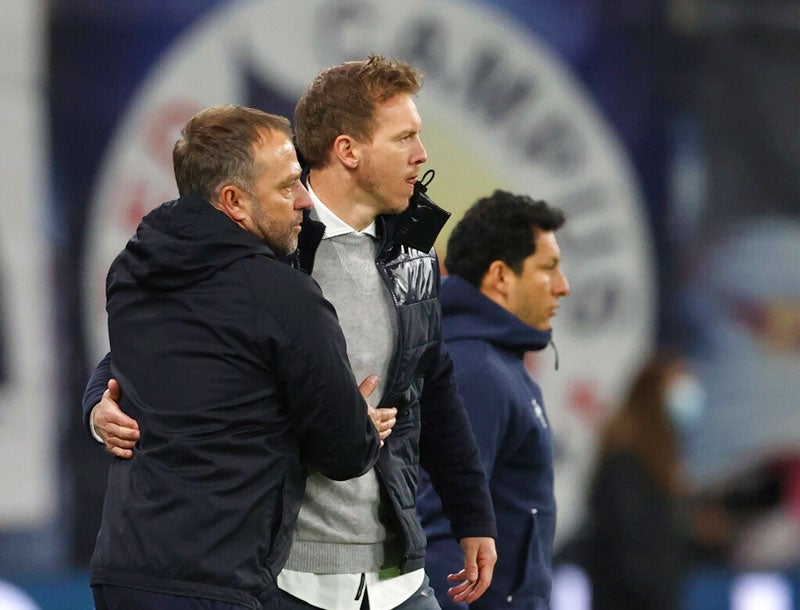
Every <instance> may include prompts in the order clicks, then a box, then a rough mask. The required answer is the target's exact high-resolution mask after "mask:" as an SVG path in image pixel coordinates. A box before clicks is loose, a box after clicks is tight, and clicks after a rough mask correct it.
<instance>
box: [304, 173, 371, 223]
mask: <svg viewBox="0 0 800 610" xmlns="http://www.w3.org/2000/svg"><path fill="white" fill-rule="evenodd" d="M308 181H309V184H311V188H313V189H314V193H316V195H317V197H319V198H320V200H321V201H322V203H324V204H325V205H326V206H327V207H328V209H329V210H330V211H331V212H333V213H334V214H336V215H337V216H338V217H339V218H341V219H342V220H343V221H344V222H346V223H347V224H348V225H350V226H351V227H353V228H354V229H355V230H356V231H363V230H364V229H366V228H367V227H368V226H369V225H371V224H372V223H373V222H374V220H375V218H376V217H377V216H378V214H377V212H376V211H375V205H374V203H373V202H372V201H370V199H369V198H368V197H366V195H365V193H364V192H363V191H362V190H361V189H360V188H358V186H357V185H356V184H355V181H354V180H353V177H352V176H351V175H350V174H349V173H348V172H347V170H345V169H344V168H341V167H338V166H335V165H332V166H328V167H323V168H321V169H313V170H311V171H310V172H309V174H308Z"/></svg>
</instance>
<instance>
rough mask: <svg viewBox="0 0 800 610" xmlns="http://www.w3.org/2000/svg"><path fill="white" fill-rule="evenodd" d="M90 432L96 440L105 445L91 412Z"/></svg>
mask: <svg viewBox="0 0 800 610" xmlns="http://www.w3.org/2000/svg"><path fill="white" fill-rule="evenodd" d="M89 432H91V433H92V436H93V437H94V440H96V441H97V442H98V443H100V444H101V445H105V441H104V440H103V438H102V437H101V436H100V435H99V434H98V433H97V430H95V429H94V419H92V414H91V413H89Z"/></svg>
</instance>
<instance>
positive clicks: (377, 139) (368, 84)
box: [84, 56, 496, 610]
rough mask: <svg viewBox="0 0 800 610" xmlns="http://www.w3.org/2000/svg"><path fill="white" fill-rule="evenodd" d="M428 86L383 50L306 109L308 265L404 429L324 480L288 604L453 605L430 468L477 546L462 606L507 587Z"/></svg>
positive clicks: (313, 478) (357, 367) (312, 89)
mask: <svg viewBox="0 0 800 610" xmlns="http://www.w3.org/2000/svg"><path fill="white" fill-rule="evenodd" d="M420 86H421V76H420V74H419V73H418V72H417V71H416V70H414V69H413V68H412V67H411V66H409V65H408V64H407V63H406V62H403V61H396V60H391V59H387V58H384V57H380V56H372V57H370V58H368V59H366V60H363V61H350V62H345V63H342V64H339V65H336V66H333V67H331V68H329V69H327V70H324V71H323V72H321V73H320V74H319V75H318V76H317V77H316V78H315V79H314V81H313V82H312V83H311V85H310V86H309V87H308V89H307V90H306V92H305V93H304V94H303V95H302V97H301V98H300V100H299V101H298V103H297V107H296V110H295V129H296V134H297V144H298V147H299V149H300V152H301V153H302V155H303V157H304V158H305V160H306V162H307V163H308V168H309V169H308V174H307V177H306V184H307V187H308V190H309V194H310V196H311V199H312V201H313V202H314V209H313V210H312V211H310V212H309V213H308V214H306V217H305V218H304V221H303V230H302V233H301V234H300V238H299V247H298V251H297V254H296V257H295V264H296V265H297V266H298V267H299V268H300V269H302V270H303V271H305V272H307V273H309V274H311V275H312V277H313V278H314V279H315V280H316V281H317V282H319V285H320V287H321V288H322V291H323V293H324V294H325V297H326V298H327V299H329V300H330V301H331V302H332V303H333V304H334V306H335V307H336V311H337V312H338V314H339V319H340V322H341V324H342V329H343V331H344V335H345V337H346V339H347V349H348V356H349V359H350V362H351V364H352V366H353V371H354V372H355V374H356V376H360V375H361V372H363V371H366V372H368V373H372V372H375V373H379V374H380V382H379V384H378V387H377V389H376V390H375V392H376V393H375V395H374V396H378V397H380V406H381V407H382V410H381V409H379V410H378V412H379V413H380V414H382V416H383V419H382V420H381V422H380V424H379V425H381V426H382V428H381V430H382V431H384V427H390V426H392V425H394V428H393V431H392V436H391V437H390V438H388V439H386V442H385V445H384V447H383V448H382V450H381V452H380V456H379V460H378V463H377V464H376V466H375V468H374V469H373V470H371V471H369V472H367V473H366V474H365V475H363V476H361V477H358V478H354V479H353V480H349V481H344V482H339V481H334V480H331V478H330V477H327V476H325V473H324V472H311V473H310V475H309V478H308V484H307V488H306V494H305V498H304V500H303V505H302V508H301V510H300V515H299V517H298V521H297V527H296V529H295V533H294V541H293V544H292V549H291V553H290V555H289V559H288V561H287V564H286V568H285V569H284V570H283V571H282V572H281V574H280V575H279V576H278V586H279V587H280V589H281V590H282V598H281V604H282V606H283V607H286V608H324V609H330V610H340V609H341V610H348V609H354V610H359V608H370V609H371V610H385V609H389V608H402V609H403V610H423V609H434V608H438V604H437V602H436V598H435V596H434V595H433V591H432V590H431V588H430V586H429V584H428V579H427V577H426V576H425V573H424V563H425V533H424V531H423V529H422V527H421V525H420V522H419V519H418V516H417V513H416V487H417V470H418V466H419V464H420V463H421V464H423V465H424V466H425V468H426V470H427V471H428V472H429V473H430V476H431V479H432V480H433V482H434V485H435V486H436V488H437V490H438V491H439V493H440V495H441V497H442V501H443V505H444V511H445V513H446V514H447V516H448V518H449V519H450V522H451V525H452V531H453V534H454V535H455V536H456V538H457V539H458V540H459V541H460V544H461V548H462V550H463V556H461V557H459V558H458V563H457V564H454V565H452V566H451V570H453V571H456V572H458V576H457V579H458V581H459V582H458V584H457V585H456V586H454V587H452V589H451V594H452V595H453V596H454V599H456V600H458V601H466V602H472V601H474V600H475V599H478V598H479V597H480V596H481V595H482V594H483V592H484V591H485V590H486V588H487V587H488V586H489V584H490V582H491V579H492V571H493V568H494V562H495V560H496V551H495V547H494V536H495V535H496V527H495V522H494V513H493V511H492V506H491V497H490V495H489V489H488V484H487V480H486V476H485V474H484V472H483V469H482V467H481V464H480V459H479V455H478V448H477V445H476V443H475V439H474V436H473V434H472V431H471V429H470V425H469V420H468V418H467V415H466V413H465V411H464V408H463V404H462V402H461V400H460V398H459V396H458V392H457V389H456V386H455V381H454V378H453V373H452V369H453V367H452V362H451V360H450V358H449V356H448V355H447V352H446V350H445V349H444V346H443V344H442V340H441V314H440V308H439V300H438V296H439V271H438V260H437V258H436V255H435V253H434V251H433V250H432V245H433V240H434V239H435V236H436V234H437V233H438V231H439V229H440V228H441V226H442V225H443V223H444V220H445V219H446V217H447V216H448V214H447V213H445V212H443V211H442V210H441V209H439V208H438V207H436V206H435V204H433V202H431V201H430V200H429V199H427V198H426V197H424V196H423V195H424V193H423V192H421V191H422V189H421V188H420V185H419V184H418V180H417V179H418V176H419V168H420V165H422V164H423V163H425V161H426V160H427V155H426V152H425V149H424V147H423V146H422V142H421V140H420V131H421V128H422V120H421V118H420V116H419V113H418V112H417V109H416V105H415V104H414V99H413V96H415V95H416V94H417V92H418V91H419V88H420ZM106 379H108V375H107V374H106V375H105V377H104V379H103V381H102V387H104V386H105V380H106ZM123 390H124V386H123ZM289 391H290V392H291V391H292V389H291V388H289ZM98 399H99V395H98V393H97V392H96V390H95V391H92V392H87V395H86V398H85V400H84V410H85V413H86V415H87V417H88V418H89V421H90V422H94V424H95V425H97V427H98V432H99V433H100V435H101V436H103V437H104V438H105V439H106V442H107V445H109V446H113V449H114V450H115V451H130V449H131V448H132V447H133V443H132V442H131V441H132V440H135V438H137V437H138V433H132V434H129V432H130V430H131V428H130V427H129V426H127V427H126V425H123V426H122V427H121V428H120V427H119V422H120V420H119V419H117V415H115V414H114V413H115V412H116V411H115V407H114V405H113V403H112V402H111V401H110V400H108V396H107V397H106V400H104V401H102V402H100V403H99V404H98V405H97V406H95V403H97V400H98ZM123 429H124V431H122V432H120V430H123ZM110 435H114V436H115V439H112V440H113V442H112V443H109V440H108V439H109V436H110ZM117 440H119V441H120V442H117Z"/></svg>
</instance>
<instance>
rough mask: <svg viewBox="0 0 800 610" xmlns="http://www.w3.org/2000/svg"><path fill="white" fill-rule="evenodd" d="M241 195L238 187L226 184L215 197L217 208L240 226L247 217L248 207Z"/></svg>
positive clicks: (242, 193)
mask: <svg viewBox="0 0 800 610" xmlns="http://www.w3.org/2000/svg"><path fill="white" fill-rule="evenodd" d="M243 195H244V192H243V191H242V190H241V189H240V188H239V187H238V186H235V185H233V184H226V185H225V186H223V187H222V188H221V189H220V190H219V195H218V196H217V207H218V208H219V209H220V210H221V211H222V212H224V213H225V214H226V215H227V216H228V217H229V218H230V219H231V220H233V221H234V222H235V223H237V224H242V223H243V222H244V221H245V220H247V218H248V217H249V210H250V206H249V204H248V201H247V200H246V199H245V198H244V197H243Z"/></svg>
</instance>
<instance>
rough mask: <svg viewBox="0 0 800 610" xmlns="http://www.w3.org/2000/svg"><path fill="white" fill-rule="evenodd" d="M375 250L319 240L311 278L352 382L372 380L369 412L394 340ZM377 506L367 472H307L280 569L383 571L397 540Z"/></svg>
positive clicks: (347, 238)
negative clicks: (332, 319)
mask: <svg viewBox="0 0 800 610" xmlns="http://www.w3.org/2000/svg"><path fill="white" fill-rule="evenodd" d="M376 250H377V241H376V240H375V239H374V238H373V237H371V236H369V235H366V234H357V233H348V234H346V235H337V236H335V237H331V238H328V239H324V240H322V242H321V243H320V245H319V249H318V250H317V255H316V257H315V261H314V273H313V277H314V278H315V279H316V280H317V282H318V283H319V285H320V286H321V288H322V292H323V294H324V295H325V297H326V298H327V299H328V300H329V301H330V302H331V303H333V305H334V307H335V308H336V312H337V314H338V316H339V322H340V324H341V326H342V330H343V331H344V336H345V339H346V340H347V355H348V358H349V359H350V364H351V366H352V369H353V373H354V375H355V378H356V381H357V382H359V383H361V381H362V380H363V379H364V378H365V377H366V376H367V375H370V374H375V375H378V376H379V377H380V382H379V384H378V387H377V389H376V390H375V392H373V394H372V396H370V398H369V403H370V404H371V405H373V406H375V405H377V404H378V402H379V401H380V398H381V396H382V394H383V389H384V384H385V381H386V376H387V374H388V370H389V364H390V361H391V358H392V354H393V353H394V348H395V344H396V341H397V322H396V314H395V310H394V305H393V304H392V302H391V297H390V295H389V292H388V291H387V290H386V287H385V286H384V285H383V280H382V279H381V277H380V275H379V273H378V269H377V267H376V265H375V254H376ZM382 507H383V505H382V503H381V499H380V487H379V485H378V477H377V474H376V473H375V470H374V469H373V470H370V471H369V472H368V473H367V474H365V475H363V476H361V477H358V478H356V479H350V480H349V481H333V480H331V479H328V478H326V477H324V476H322V475H321V474H319V473H318V472H313V473H311V475H310V476H309V477H308V481H307V486H306V492H305V497H304V499H303V504H302V507H301V509H300V514H299V516H298V519H297V526H296V527H295V532H294V542H293V545H292V550H291V553H290V555H289V560H288V562H287V564H286V568H287V569H290V570H296V571H300V572H313V573H323V574H332V573H336V574H352V573H358V572H377V571H379V570H380V569H381V568H382V567H390V566H391V565H392V564H393V563H394V561H395V558H394V553H393V552H392V550H391V549H393V548H394V547H396V545H397V544H398V542H399V539H398V536H397V534H396V533H395V532H394V531H391V530H389V531H387V528H386V523H387V521H386V520H385V519H383V518H382V514H381V513H382ZM387 549H388V550H387ZM385 564H388V565H385Z"/></svg>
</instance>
